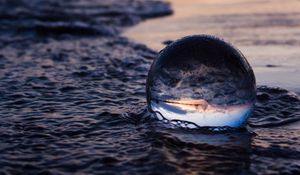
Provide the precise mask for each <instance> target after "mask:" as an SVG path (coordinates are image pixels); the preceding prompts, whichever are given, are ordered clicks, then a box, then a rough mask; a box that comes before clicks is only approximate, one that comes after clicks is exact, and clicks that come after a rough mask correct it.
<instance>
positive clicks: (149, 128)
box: [0, 0, 300, 175]
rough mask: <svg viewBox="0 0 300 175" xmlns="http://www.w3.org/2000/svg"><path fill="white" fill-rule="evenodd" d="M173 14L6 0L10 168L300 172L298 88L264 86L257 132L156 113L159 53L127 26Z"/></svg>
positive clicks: (2, 62)
mask: <svg viewBox="0 0 300 175" xmlns="http://www.w3.org/2000/svg"><path fill="white" fill-rule="evenodd" d="M170 13H171V11H170V8H169V6H168V5H167V4H164V3H161V2H159V1H155V2H153V1H143V0H122V1H121V0H93V1H86V0H68V1H61V0H48V1H43V0H31V1H28V0H13V1H11V0H7V1H1V0H0V29H1V30H0V31H1V32H0V167H1V168H0V174H30V175H31V174H53V175H57V174H105V175H106V174H121V175H123V174H124V175H128V174H145V175H150V174H172V175H173V174H175V175H177V174H178V175H181V174H262V175H265V174H300V163H299V157H300V147H299V145H300V140H299V135H300V130H299V127H298V129H297V126H295V125H297V123H296V122H297V121H299V120H300V113H299V111H300V99H299V96H296V95H293V94H292V93H290V92H289V91H286V90H283V89H275V88H270V87H259V88H258V93H257V103H256V110H255V111H254V114H253V116H252V117H251V118H250V120H249V122H248V125H249V126H250V127H251V128H250V129H249V131H248V130H246V129H245V130H242V131H238V132H225V133H207V132H204V133H202V132H200V131H198V130H195V131H190V130H186V129H181V128H176V129H168V128H167V127H164V125H163V124H162V123H161V122H159V121H157V120H154V119H153V118H152V117H151V116H149V113H148V112H147V103H146V92H145V83H146V78H147V73H148V70H149V67H150V65H151V62H152V61H153V58H154V57H155V56H156V55H157V52H154V51H151V50H150V49H148V48H147V47H146V46H144V45H142V44H138V43H132V42H130V41H129V40H128V39H127V38H124V37H120V31H122V30H124V28H125V27H127V28H128V27H129V26H132V25H134V24H137V23H138V22H141V21H142V20H144V19H147V18H150V17H157V16H162V15H167V14H170ZM149 22H150V21H149ZM141 24H142V23H141ZM153 30H154V29H153ZM179 124H182V122H181V123H179ZM290 125H292V127H290ZM253 132H255V133H256V134H253Z"/></svg>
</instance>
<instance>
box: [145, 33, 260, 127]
mask: <svg viewBox="0 0 300 175" xmlns="http://www.w3.org/2000/svg"><path fill="white" fill-rule="evenodd" d="M255 96H256V85H255V77H254V73H253V71H252V69H251V67H250V65H249V63H248V62H247V60H246V58H245V57H244V56H243V54H242V53H241V52H240V51H238V50H237V49H235V48H234V47H233V46H231V45H230V44H228V43H226V42H224V41H223V40H220V39H218V38H215V37H212V36H206V35H197V36H190V37H185V38H183V39H180V40H178V41H176V42H174V43H172V44H170V45H169V46H167V47H166V48H165V49H164V50H162V51H161V52H160V54H159V56H158V58H157V59H155V60H154V62H153V64H152V66H151V68H150V71H149V74H148V80H147V101H148V108H149V110H150V111H151V112H153V113H154V114H155V116H156V117H157V118H158V119H161V120H163V119H166V120H168V121H172V122H174V121H176V122H178V121H179V122H180V121H183V122H187V123H189V124H188V125H186V127H189V128H195V127H233V128H238V127H242V126H244V124H245V123H246V121H247V119H248V117H249V116H250V114H251V112H252V110H253V106H254V102H255Z"/></svg>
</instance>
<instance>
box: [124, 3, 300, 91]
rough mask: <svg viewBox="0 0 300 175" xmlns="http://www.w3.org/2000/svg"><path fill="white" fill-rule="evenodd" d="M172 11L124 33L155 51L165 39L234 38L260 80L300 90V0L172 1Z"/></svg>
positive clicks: (262, 82) (265, 83) (264, 83)
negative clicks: (202, 35)
mask: <svg viewBox="0 0 300 175" xmlns="http://www.w3.org/2000/svg"><path fill="white" fill-rule="evenodd" d="M169 2H170V3H171V5H172V7H173V9H174V14H173V15H171V16H167V17H164V18H158V19H153V20H148V21H146V22H143V23H140V24H139V25H137V26H135V27H133V28H130V29H128V30H126V31H125V32H124V33H123V35H124V36H126V37H129V38H131V39H132V40H133V41H136V42H139V43H144V44H146V45H147V46H149V47H150V48H152V49H154V50H155V51H159V50H161V49H163V48H164V45H163V42H164V41H169V40H171V41H173V40H176V39H179V38H181V37H184V36H188V35H197V34H207V35H215V36H218V37H220V38H223V39H224V40H225V41H227V42H230V43H232V44H233V45H234V46H236V47H237V48H238V49H240V50H241V51H242V53H243V54H244V55H245V56H246V58H247V59H248V61H249V62H250V64H251V65H252V67H253V69H254V72H255V74H256V79H257V84H258V85H267V86H272V87H281V88H285V89H289V90H291V91H294V92H297V93H298V94H299V93H300V76H299V75H300V58H299V55H300V49H299V46H300V42H299V41H300V35H299V31H300V22H299V21H300V2H299V1H297V0H287V1H284V2H283V1H280V0H274V1H261V0H246V1H241V0H229V1H221V0H203V1H198V0H187V1H181V0H170V1H169Z"/></svg>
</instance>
